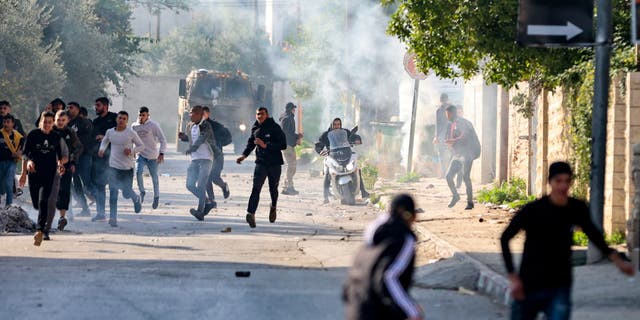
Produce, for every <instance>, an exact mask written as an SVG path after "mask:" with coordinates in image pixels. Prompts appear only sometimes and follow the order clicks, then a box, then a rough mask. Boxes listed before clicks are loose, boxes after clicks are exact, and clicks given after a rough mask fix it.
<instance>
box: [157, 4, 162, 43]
mask: <svg viewBox="0 0 640 320" xmlns="http://www.w3.org/2000/svg"><path fill="white" fill-rule="evenodd" d="M160 13H161V10H160V9H158V14H156V42H158V41H160Z"/></svg>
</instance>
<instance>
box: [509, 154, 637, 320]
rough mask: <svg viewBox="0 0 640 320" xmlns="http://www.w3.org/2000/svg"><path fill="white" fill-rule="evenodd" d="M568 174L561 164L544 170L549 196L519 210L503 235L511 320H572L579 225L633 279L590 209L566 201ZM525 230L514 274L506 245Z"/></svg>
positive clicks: (628, 265) (575, 201)
mask: <svg viewBox="0 0 640 320" xmlns="http://www.w3.org/2000/svg"><path fill="white" fill-rule="evenodd" d="M572 180H573V171H572V170H571V167H570V166H569V164H568V163H566V162H556V163H553V164H551V166H550V167H549V178H548V181H549V185H550V186H551V192H550V193H549V195H547V196H545V197H542V198H540V199H538V200H536V201H533V202H531V203H529V204H527V205H526V206H524V208H522V209H521V210H520V211H519V212H518V213H516V215H515V216H514V217H513V219H512V220H511V223H510V224H509V226H507V228H506V229H505V230H504V232H503V233H502V237H501V238H500V242H501V245H502V256H503V258H504V263H505V266H506V268H507V272H508V273H509V280H510V281H511V295H512V296H513V298H514V302H513V304H512V309H511V319H518V320H520V319H522V320H534V319H537V316H538V313H540V312H542V313H544V314H545V315H546V316H547V319H557V320H568V319H569V318H570V317H571V286H572V282H573V275H572V266H571V245H572V239H573V232H574V227H575V226H579V227H580V228H581V229H582V231H583V232H584V233H586V234H587V236H588V237H589V240H591V242H593V243H594V244H595V245H596V246H597V247H598V249H600V251H602V253H603V254H604V256H606V257H608V258H609V259H610V260H611V261H613V262H614V263H615V264H616V266H617V267H618V269H620V271H622V272H623V273H625V274H628V275H630V276H631V275H633V274H634V273H635V272H634V268H633V265H632V264H631V263H629V262H627V261H625V260H624V259H623V258H622V257H621V256H620V255H619V254H618V252H616V251H615V250H613V249H611V248H609V247H608V246H607V243H606V242H605V240H604V236H603V235H602V232H600V231H599V230H598V229H597V228H596V226H595V225H594V224H593V222H592V221H591V217H590V216H589V207H588V206H587V204H586V203H584V202H583V201H581V200H578V199H575V198H572V197H569V190H570V188H571V182H572ZM520 230H524V231H525V236H526V239H525V243H524V252H523V254H522V262H521V264H520V270H519V272H516V269H515V267H514V265H513V258H512V256H511V250H510V249H509V241H510V240H511V239H512V238H513V237H515V236H516V234H517V233H518V232H520Z"/></svg>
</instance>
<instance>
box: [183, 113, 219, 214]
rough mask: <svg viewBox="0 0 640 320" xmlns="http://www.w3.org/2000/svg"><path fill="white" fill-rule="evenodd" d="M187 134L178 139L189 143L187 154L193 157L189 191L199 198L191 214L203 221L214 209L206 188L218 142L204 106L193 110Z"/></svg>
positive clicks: (189, 174) (188, 172) (188, 178)
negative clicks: (206, 117) (205, 115)
mask: <svg viewBox="0 0 640 320" xmlns="http://www.w3.org/2000/svg"><path fill="white" fill-rule="evenodd" d="M186 131H187V133H184V132H180V133H179V134H178V137H179V138H180V140H182V141H189V149H188V150H187V152H186V153H187V154H190V155H191V164H190V165H189V169H187V189H189V191H191V193H193V195H194V196H196V197H197V198H198V208H197V209H191V210H190V211H189V212H190V213H191V215H192V216H194V217H195V218H196V219H198V220H200V221H202V220H204V216H206V215H207V214H209V211H211V209H213V207H214V205H213V203H207V193H206V187H207V183H208V182H209V174H210V173H211V166H212V164H213V157H214V153H218V152H219V150H215V149H214V148H215V145H216V140H215V138H214V136H213V130H212V129H211V125H210V124H209V122H208V121H207V120H206V119H205V118H204V111H203V109H202V106H194V107H193V108H191V122H190V123H189V124H188V125H187V130H186Z"/></svg>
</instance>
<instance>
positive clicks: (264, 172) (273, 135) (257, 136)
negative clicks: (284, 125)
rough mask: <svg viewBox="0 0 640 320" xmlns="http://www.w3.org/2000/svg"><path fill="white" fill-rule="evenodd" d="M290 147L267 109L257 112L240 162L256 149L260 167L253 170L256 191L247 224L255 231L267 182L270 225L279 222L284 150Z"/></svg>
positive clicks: (248, 211) (251, 200)
mask: <svg viewBox="0 0 640 320" xmlns="http://www.w3.org/2000/svg"><path fill="white" fill-rule="evenodd" d="M286 148H287V138H286V137H285V135H284V132H283V131H282V129H281V128H280V126H279V125H278V124H277V123H276V122H275V121H274V120H273V118H271V117H269V111H268V110H267V108H264V107H262V108H259V109H258V110H257V111H256V122H255V123H254V124H253V128H251V136H250V137H249V140H248V141H247V147H246V148H245V149H244V152H242V156H240V157H239V158H238V159H237V160H236V163H238V164H241V163H242V161H244V160H245V159H246V158H247V157H248V156H249V155H250V154H251V152H253V150H254V149H255V150H256V167H255V169H254V171H253V189H252V190H251V197H249V205H248V207H247V216H246V220H247V223H248V224H249V226H250V227H251V228H255V227H256V210H257V209H258V203H259V202H260V191H262V186H263V185H264V182H265V180H267V179H268V180H269V194H270V195H271V208H270V209H269V222H271V223H274V222H276V218H277V205H278V184H279V183H280V175H281V174H282V165H283V164H284V160H283V159H282V150H285V149H286Z"/></svg>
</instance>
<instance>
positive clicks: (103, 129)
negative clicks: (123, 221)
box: [85, 97, 118, 221]
mask: <svg viewBox="0 0 640 320" xmlns="http://www.w3.org/2000/svg"><path fill="white" fill-rule="evenodd" d="M95 108H96V114H97V115H98V116H97V117H96V118H95V119H93V131H92V133H91V136H92V138H93V145H92V146H91V147H90V148H85V150H86V151H87V152H90V153H91V156H92V157H93V158H92V159H91V160H92V163H91V181H92V182H93V183H92V184H93V186H92V188H91V189H92V192H91V194H92V195H93V196H94V197H95V199H96V212H97V214H96V215H95V216H94V217H93V218H92V219H91V221H104V220H106V219H107V218H106V215H105V202H106V186H107V181H108V178H109V177H108V172H109V170H107V169H108V168H109V150H110V149H107V152H106V154H105V156H104V157H100V156H98V149H99V147H100V142H102V138H104V135H105V134H106V133H107V130H109V129H111V128H115V126H116V124H117V123H116V118H117V117H118V115H117V114H115V113H113V112H110V111H109V98H107V97H101V98H98V99H96V104H95Z"/></svg>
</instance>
